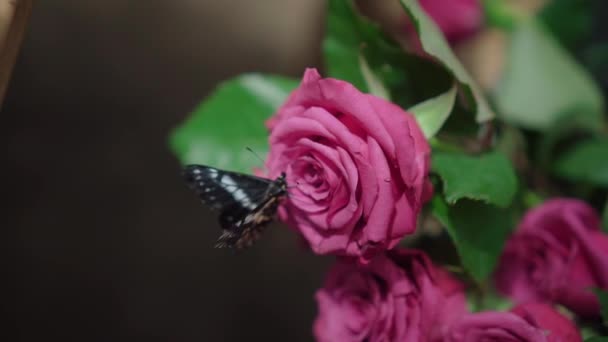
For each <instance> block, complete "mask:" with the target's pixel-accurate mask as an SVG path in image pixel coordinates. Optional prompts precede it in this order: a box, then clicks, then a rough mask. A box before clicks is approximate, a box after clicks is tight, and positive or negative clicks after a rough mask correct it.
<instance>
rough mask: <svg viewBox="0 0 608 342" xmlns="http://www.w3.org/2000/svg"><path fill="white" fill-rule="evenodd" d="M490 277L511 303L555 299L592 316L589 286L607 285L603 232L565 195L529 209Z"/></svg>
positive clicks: (607, 239)
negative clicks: (511, 300) (492, 275)
mask: <svg viewBox="0 0 608 342" xmlns="http://www.w3.org/2000/svg"><path fill="white" fill-rule="evenodd" d="M495 280H496V285H497V287H498V289H499V290H500V291H501V292H503V293H504V294H506V295H508V296H511V297H512V298H513V299H515V300H516V301H519V302H527V301H546V302H555V303H559V304H562V305H564V306H566V307H568V308H570V309H571V310H573V311H575V312H577V313H578V314H581V315H583V316H594V315H597V314H598V313H599V303H598V300H597V298H596V297H595V295H594V293H593V292H592V288H595V287H599V288H603V289H608V235H606V234H604V233H602V232H601V231H600V219H599V217H598V215H597V214H596V213H595V211H594V210H593V208H591V207H590V206H588V205H587V204H586V203H584V202H582V201H579V200H575V199H565V198H564V199H555V200H551V201H548V202H546V203H544V204H542V205H541V206H539V207H537V208H534V209H532V210H530V211H529V212H528V213H527V214H526V215H525V216H524V218H523V220H522V222H521V223H520V225H519V227H518V228H517V231H516V232H515V233H514V235H513V236H512V237H511V238H510V239H509V241H508V242H507V244H506V246H505V250H504V252H503V255H502V257H501V260H500V263H499V266H498V269H497V272H496V278H495Z"/></svg>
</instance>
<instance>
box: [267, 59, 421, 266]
mask: <svg viewBox="0 0 608 342" xmlns="http://www.w3.org/2000/svg"><path fill="white" fill-rule="evenodd" d="M267 124H268V127H269V128H270V130H271V133H270V138H269V140H270V153H269V156H268V162H267V165H268V169H269V177H271V178H275V177H277V176H279V175H280V174H281V173H282V172H285V173H286V174H287V184H288V186H289V196H288V198H287V201H285V202H284V205H283V206H282V208H280V210H279V216H280V218H281V219H282V220H284V221H286V222H287V223H288V224H290V225H291V226H292V227H294V228H295V229H297V230H298V231H299V232H300V233H301V235H302V236H303V237H304V238H305V239H306V240H307V242H308V244H309V246H310V248H311V249H312V250H313V251H314V252H315V253H318V254H338V255H348V256H356V257H359V258H360V260H361V261H363V262H365V261H367V260H369V259H370V258H371V257H372V256H373V255H374V254H376V253H378V252H382V251H384V250H386V249H390V248H392V247H394V246H395V245H396V244H397V243H398V242H399V240H401V238H403V237H404V236H405V235H407V234H412V233H413V232H414V230H415V229H416V220H417V216H418V213H419V212H420V210H421V208H422V205H423V202H424V201H425V200H426V199H428V197H429V196H430V192H431V191H429V189H430V188H429V186H428V184H430V183H428V179H427V175H428V171H429V154H430V148H429V145H428V143H427V141H426V139H425V137H424V135H423V133H422V131H421V130H420V128H419V126H418V124H417V123H416V120H415V119H414V117H413V116H412V115H411V114H409V113H407V112H405V111H403V110H402V109H401V108H400V107H398V106H397V105H395V104H393V103H391V102H388V101H386V100H384V99H381V98H378V97H375V96H373V95H370V94H364V93H362V92H360V91H359V90H357V89H356V88H355V87H353V86H352V85H351V84H350V83H347V82H344V81H340V80H336V79H331V78H321V76H320V75H319V74H318V73H317V71H316V70H315V69H308V70H306V73H305V74H304V78H303V79H302V83H301V84H300V86H299V87H298V88H297V89H296V90H295V91H294V92H293V93H292V94H291V95H290V97H289V98H288V100H287V101H286V103H285V104H283V106H282V107H281V108H280V109H279V110H278V112H277V113H276V115H274V116H273V117H272V118H271V119H270V120H269V122H268V123H267Z"/></svg>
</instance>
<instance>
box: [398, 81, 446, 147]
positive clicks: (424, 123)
mask: <svg viewBox="0 0 608 342" xmlns="http://www.w3.org/2000/svg"><path fill="white" fill-rule="evenodd" d="M455 100H456V85H454V86H452V88H450V90H448V91H447V92H445V93H443V94H441V95H439V96H437V97H434V98H431V99H428V100H426V101H424V102H421V103H419V104H417V105H415V106H414V107H412V108H410V109H408V112H410V113H413V114H414V116H415V117H416V121H418V125H419V126H420V128H421V129H422V132H423V133H424V136H425V137H426V138H427V139H428V138H432V137H434V136H435V134H437V132H439V129H441V126H443V124H444V123H445V121H446V120H447V119H448V117H449V116H450V113H451V112H452V109H453V108H454V101H455Z"/></svg>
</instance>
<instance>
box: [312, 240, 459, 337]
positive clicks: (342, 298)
mask: <svg viewBox="0 0 608 342" xmlns="http://www.w3.org/2000/svg"><path fill="white" fill-rule="evenodd" d="M316 299H317V304H318V308H319V315H318V316H317V319H316V321H315V324H314V329H313V331H314V335H315V338H316V339H317V341H332V342H333V341H341V342H348V341H368V342H376V341H416V342H418V341H440V339H441V337H442V336H443V334H444V333H445V329H446V328H447V327H448V326H449V325H450V323H451V322H452V321H454V320H456V319H459V318H460V317H461V316H462V315H463V314H464V313H465V312H466V301H465V297H464V292H463V288H462V285H461V284H460V283H459V282H458V281H456V280H455V279H454V278H452V277H451V276H450V275H449V274H448V273H447V272H446V271H444V270H443V269H440V268H438V267H437V266H435V265H433V264H432V263H431V261H430V260H429V259H428V257H427V256H426V255H425V254H424V253H423V252H421V251H416V250H404V249H397V250H394V251H391V252H388V253H387V255H379V256H378V257H376V258H374V259H373V260H372V261H371V262H370V263H369V264H367V265H358V264H357V263H354V262H352V260H348V259H342V260H339V261H338V262H337V263H336V264H335V265H334V266H333V267H332V268H331V270H330V272H329V274H328V276H327V279H326V281H325V286H324V287H323V288H322V289H320V290H318V291H317V294H316Z"/></svg>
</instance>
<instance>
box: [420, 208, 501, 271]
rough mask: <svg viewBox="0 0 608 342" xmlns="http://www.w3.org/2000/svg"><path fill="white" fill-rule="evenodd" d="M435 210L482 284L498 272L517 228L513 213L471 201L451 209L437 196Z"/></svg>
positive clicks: (464, 262) (467, 265) (463, 258)
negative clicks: (497, 264)
mask: <svg viewBox="0 0 608 342" xmlns="http://www.w3.org/2000/svg"><path fill="white" fill-rule="evenodd" d="M431 207H432V212H433V215H434V216H435V217H436V218H437V219H438V220H439V222H441V223H442V224H443V225H444V226H445V228H446V230H447V231H448V233H449V234H450V236H451V237H452V240H453V241H454V244H455V246H456V249H457V250H458V255H459V256H460V261H461V262H462V265H463V266H464V268H465V269H466V270H467V271H468V272H469V273H470V274H471V276H472V277H473V278H474V279H475V280H476V281H477V282H478V283H482V282H483V281H484V280H485V279H486V278H488V276H489V275H490V274H491V273H492V271H493V270H494V267H495V266H496V263H497V261H498V258H499V256H500V253H501V251H502V248H503V244H504V241H505V239H506V238H507V235H508V234H509V232H510V231H511V228H512V227H513V217H512V215H511V212H510V211H509V210H507V209H500V208H498V207H496V206H493V205H489V204H484V203H482V202H478V201H471V200H462V201H459V202H458V203H457V204H456V205H454V206H448V205H447V203H446V202H445V201H444V200H443V198H441V196H434V197H433V199H432V201H431Z"/></svg>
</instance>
